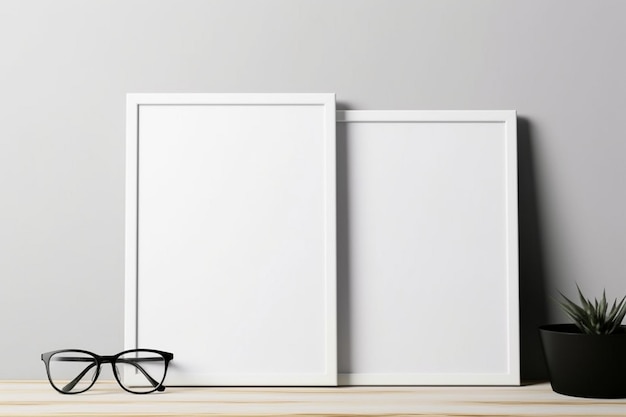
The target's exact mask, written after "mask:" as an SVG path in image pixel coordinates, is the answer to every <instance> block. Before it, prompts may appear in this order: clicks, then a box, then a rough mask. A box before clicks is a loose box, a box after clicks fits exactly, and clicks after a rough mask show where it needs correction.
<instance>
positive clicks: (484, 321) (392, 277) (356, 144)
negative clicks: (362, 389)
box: [337, 111, 520, 385]
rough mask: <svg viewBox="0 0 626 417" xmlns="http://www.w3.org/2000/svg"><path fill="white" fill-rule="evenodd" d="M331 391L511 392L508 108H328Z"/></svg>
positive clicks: (514, 288)
mask: <svg viewBox="0 0 626 417" xmlns="http://www.w3.org/2000/svg"><path fill="white" fill-rule="evenodd" d="M337 126H338V127H337V143H338V167H339V168H338V201H337V204H338V240H339V244H338V250H339V253H338V259H339V264H338V303H339V312H338V316H339V324H338V330H339V342H338V343H339V384H340V385H519V383H520V371H519V312H518V310H519V301H518V292H519V290H518V241H517V239H518V231H517V131H516V129H517V128H516V113H515V111H338V112H337Z"/></svg>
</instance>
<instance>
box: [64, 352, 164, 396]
mask: <svg viewBox="0 0 626 417" xmlns="http://www.w3.org/2000/svg"><path fill="white" fill-rule="evenodd" d="M57 360H61V361H67V362H87V361H89V362H91V359H87V358H72V357H63V358H59V359H57ZM150 360H151V359H150V358H142V359H117V361H116V362H122V363H127V364H129V365H132V366H134V367H135V368H137V369H138V370H139V372H141V373H142V374H143V376H145V377H146V379H147V380H148V381H149V382H150V384H152V386H153V387H157V386H158V385H159V383H158V382H157V381H155V379H154V378H152V377H151V376H150V375H149V374H148V373H147V372H146V370H145V369H143V368H142V367H141V366H139V364H138V363H137V361H150ZM152 360H161V358H155V359H152ZM94 366H96V364H95V363H94V362H91V363H90V364H89V366H87V367H86V368H85V369H83V371H82V372H81V373H80V374H78V376H76V378H74V379H72V380H71V381H70V382H69V383H68V384H67V385H65V386H64V387H63V388H61V390H62V391H63V392H70V391H71V390H72V389H73V388H74V387H75V386H76V384H78V382H79V381H80V380H81V379H83V377H84V376H85V375H86V374H87V372H89V371H90V370H91V368H93V367H94ZM163 390H165V386H164V385H161V386H159V387H158V388H157V391H163Z"/></svg>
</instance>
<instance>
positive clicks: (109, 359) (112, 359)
mask: <svg viewBox="0 0 626 417" xmlns="http://www.w3.org/2000/svg"><path fill="white" fill-rule="evenodd" d="M72 352H74V353H81V354H84V355H89V356H90V357H91V358H93V362H94V363H95V366H96V373H95V376H94V377H93V378H92V381H91V384H89V386H88V387H87V388H85V389H82V390H80V391H75V392H71V391H69V390H68V391H63V390H61V389H59V388H58V387H57V386H56V385H55V384H54V382H53V380H52V377H51V376H50V359H51V358H52V357H53V356H54V355H56V354H59V353H72ZM135 352H144V353H146V352H147V353H154V354H157V355H161V356H162V357H163V360H164V361H165V364H164V366H165V369H164V371H163V379H162V380H161V381H156V380H154V378H152V377H151V376H150V375H149V374H148V373H147V372H146V371H145V370H144V369H143V368H142V367H141V366H139V365H138V364H137V363H135V362H133V361H127V360H123V363H126V364H130V365H133V366H134V367H135V368H137V369H138V370H139V371H140V372H141V373H142V374H143V375H144V376H145V377H146V378H147V379H148V381H150V383H151V385H152V386H153V389H151V390H149V391H132V390H130V389H128V388H126V387H125V386H124V384H123V383H122V381H121V380H120V376H119V375H118V373H117V369H116V367H115V364H116V363H118V362H122V360H120V357H121V356H122V355H126V354H129V353H135ZM91 358H88V357H77V358H66V360H68V359H69V360H75V361H79V362H91V361H92V359H91ZM172 359H174V354H173V353H170V352H164V351H162V350H156V349H129V350H125V351H123V352H120V353H117V354H115V355H110V356H101V355H97V354H95V353H93V352H90V351H88V350H83V349H60V350H53V351H51V352H46V353H42V354H41V360H42V361H43V363H44V365H45V366H46V374H47V376H48V381H49V382H50V385H52V388H54V389H55V390H56V391H58V392H60V393H61V394H68V395H72V394H80V393H83V392H85V391H87V390H89V389H90V388H91V387H93V385H94V384H95V383H96V380H97V379H98V376H100V369H101V366H102V365H103V364H107V363H110V364H111V368H113V376H114V377H115V380H116V381H117V383H118V385H119V386H120V387H122V389H123V390H124V391H126V392H130V393H131V394H150V393H152V392H155V391H164V390H165V385H163V382H165V377H166V376H167V368H168V365H169V363H170V361H172ZM150 360H161V358H156V359H155V358H152V359H151V358H140V359H139V361H150ZM89 370H90V368H89V367H87V368H85V370H83V372H81V373H80V374H79V375H78V376H77V377H76V378H74V380H73V381H70V383H69V384H68V385H70V384H72V383H74V384H76V383H77V382H78V381H80V379H82V377H83V376H84V375H85V374H86V373H87V372H88V371H89ZM72 387H73V386H72ZM70 389H71V388H70Z"/></svg>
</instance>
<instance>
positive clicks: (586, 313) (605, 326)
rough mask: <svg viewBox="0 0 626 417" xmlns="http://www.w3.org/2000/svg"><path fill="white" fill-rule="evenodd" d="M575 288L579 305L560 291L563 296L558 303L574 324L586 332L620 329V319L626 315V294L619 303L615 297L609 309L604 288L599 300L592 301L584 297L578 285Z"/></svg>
mask: <svg viewBox="0 0 626 417" xmlns="http://www.w3.org/2000/svg"><path fill="white" fill-rule="evenodd" d="M576 288H577V289H578V296H579V297H580V305H578V304H576V303H575V302H573V301H572V300H570V299H569V298H567V297H566V296H565V295H563V293H561V292H559V294H561V297H563V301H559V303H560V304H561V307H562V308H563V310H564V311H565V313H567V315H568V316H569V317H570V318H571V319H572V320H574V324H575V325H576V327H578V328H579V329H580V331H582V332H583V333H586V334H611V333H615V331H617V330H618V329H620V326H621V324H622V320H623V319H624V316H625V315H626V296H625V297H624V298H622V301H620V302H619V303H618V302H617V299H615V301H613V305H612V306H611V308H610V309H609V305H608V303H607V302H606V290H605V291H603V292H602V298H601V299H600V301H598V299H597V298H596V299H594V302H591V300H588V299H587V298H585V296H584V295H583V293H582V292H581V291H580V288H579V287H578V285H576Z"/></svg>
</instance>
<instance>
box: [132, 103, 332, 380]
mask: <svg viewBox="0 0 626 417" xmlns="http://www.w3.org/2000/svg"><path fill="white" fill-rule="evenodd" d="M334 111H335V109H334V95H332V94H317V95H312V94H303V95H295V94H288V95H277V94H251V95H238V94H230V95H229V94H222V95H184V94H183V95H129V120H130V122H129V158H130V159H131V160H130V167H129V177H128V178H129V180H128V182H129V199H130V200H131V201H130V202H129V204H130V206H129V212H130V214H129V215H130V216H131V217H130V219H129V229H130V230H127V232H128V236H127V242H128V244H129V246H130V247H129V248H128V252H127V261H128V263H127V306H128V310H127V318H126V320H127V333H126V340H127V342H126V343H127V347H128V348H132V347H135V346H139V347H151V348H158V349H162V350H167V351H171V352H173V353H174V355H175V357H174V361H173V362H172V364H171V369H170V370H169V372H168V376H167V381H166V383H167V384H169V385H334V384H336V377H337V370H336V311H335V310H336V293H335V291H336V288H335V285H336V284H335V280H336V260H335V171H334V170H335V158H334V155H335V140H334V139H335V130H334V128H335V119H334V116H335V113H334ZM133 120H136V122H134V121H133ZM134 158H136V159H134ZM133 170H134V171H133ZM133 172H136V177H134V174H133ZM134 184H136V185H137V188H136V189H133V187H134ZM133 198H135V199H136V200H135V201H136V207H133V201H132V200H133ZM133 210H135V213H136V214H135V216H136V217H135V219H134V220H135V221H133ZM134 229H136V230H134ZM134 242H135V243H136V247H135V248H134V249H133V244H134ZM135 250H136V252H134V251H135ZM134 260H136V261H134ZM135 314H136V316H135Z"/></svg>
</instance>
